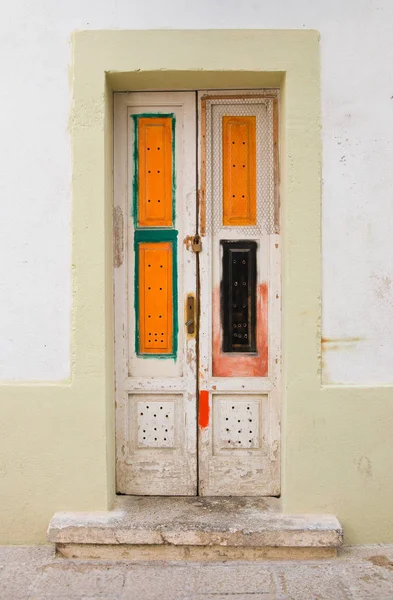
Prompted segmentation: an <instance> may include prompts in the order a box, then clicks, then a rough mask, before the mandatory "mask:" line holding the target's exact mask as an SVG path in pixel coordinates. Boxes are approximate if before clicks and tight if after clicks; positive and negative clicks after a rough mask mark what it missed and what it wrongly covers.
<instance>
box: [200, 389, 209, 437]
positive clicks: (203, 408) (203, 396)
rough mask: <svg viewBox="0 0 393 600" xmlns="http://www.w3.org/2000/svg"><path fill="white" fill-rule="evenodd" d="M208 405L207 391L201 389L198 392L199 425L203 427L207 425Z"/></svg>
mask: <svg viewBox="0 0 393 600" xmlns="http://www.w3.org/2000/svg"><path fill="white" fill-rule="evenodd" d="M209 417H210V407H209V392H208V391H207V390H201V391H200V392H199V416H198V423H199V427H201V428H202V429H205V427H207V426H208V425H209Z"/></svg>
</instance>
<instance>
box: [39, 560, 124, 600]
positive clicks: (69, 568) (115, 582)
mask: <svg viewBox="0 0 393 600" xmlns="http://www.w3.org/2000/svg"><path fill="white" fill-rule="evenodd" d="M124 581H125V573H124V570H123V569H121V568H119V567H118V566H117V565H116V564H114V565H109V564H92V563H84V562H81V563H77V564H76V563H75V562H71V563H68V562H67V561H64V562H63V561H57V562H53V563H51V564H49V565H46V566H45V567H43V568H42V573H41V576H40V577H39V578H38V579H37V580H36V582H35V585H34V588H33V590H32V595H35V596H47V597H48V598H54V599H55V598H59V599H60V598H62V599H63V598H68V597H70V596H71V597H73V598H74V599H75V600H76V599H79V598H82V597H83V596H86V594H87V593H89V594H90V595H91V596H92V597H105V596H112V598H117V597H119V596H120V594H121V591H122V589H123V587H124Z"/></svg>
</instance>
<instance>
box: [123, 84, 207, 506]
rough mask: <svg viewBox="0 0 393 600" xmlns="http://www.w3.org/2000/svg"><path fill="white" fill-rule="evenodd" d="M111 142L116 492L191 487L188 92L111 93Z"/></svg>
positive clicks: (192, 189)
mask: <svg viewBox="0 0 393 600" xmlns="http://www.w3.org/2000/svg"><path fill="white" fill-rule="evenodd" d="M114 147H115V179H114V188H115V189H114V197H115V207H114V224H115V225H114V229H115V231H114V234H115V236H114V237H115V248H114V256H115V277H114V279H115V348H116V350H115V359H116V455H117V461H116V478H117V491H118V492H120V493H123V494H142V495H143V494H152V495H195V494H196V493H197V474H196V473H197V455H196V433H197V425H196V410H197V402H196V385H197V383H196V336H195V331H196V328H195V327H194V332H193V333H188V332H187V331H188V330H192V327H191V328H190V327H188V328H187V327H185V325H184V323H185V321H184V315H185V312H186V310H187V304H186V303H187V299H191V300H192V299H195V298H196V257H195V254H194V253H193V252H192V249H191V247H190V245H187V244H184V243H183V240H184V239H186V238H187V236H192V235H193V234H195V231H196V106H195V93H193V92H185V93H153V92H151V93H129V94H115V139H114ZM195 306H196V303H195Z"/></svg>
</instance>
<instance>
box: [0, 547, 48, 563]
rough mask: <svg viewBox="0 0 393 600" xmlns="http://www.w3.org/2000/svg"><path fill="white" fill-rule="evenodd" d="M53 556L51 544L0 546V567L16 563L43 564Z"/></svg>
mask: <svg viewBox="0 0 393 600" xmlns="http://www.w3.org/2000/svg"><path fill="white" fill-rule="evenodd" d="M54 556H55V549H54V547H53V544H48V545H47V546H0V565H4V564H10V563H12V562H16V563H26V562H27V563H29V564H32V563H34V564H35V563H42V564H43V563H45V562H48V561H50V560H52V559H53V558H54Z"/></svg>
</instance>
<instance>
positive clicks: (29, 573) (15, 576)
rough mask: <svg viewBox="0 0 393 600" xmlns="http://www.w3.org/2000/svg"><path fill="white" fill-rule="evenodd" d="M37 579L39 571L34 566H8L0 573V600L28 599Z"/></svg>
mask: <svg viewBox="0 0 393 600" xmlns="http://www.w3.org/2000/svg"><path fill="white" fill-rule="evenodd" d="M38 577H39V571H38V569H37V567H36V566H35V565H33V566H29V565H26V564H25V563H21V564H20V565H17V564H12V563H10V564H8V565H7V566H5V567H4V568H3V569H1V571H0V598H1V600H20V599H22V598H23V599H24V598H29V596H30V594H31V591H32V589H33V587H34V584H35V582H36V580H37V579H38Z"/></svg>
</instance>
